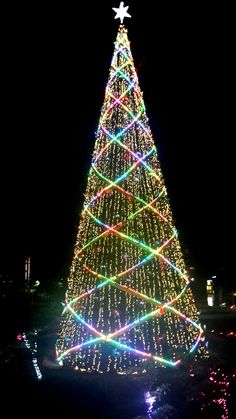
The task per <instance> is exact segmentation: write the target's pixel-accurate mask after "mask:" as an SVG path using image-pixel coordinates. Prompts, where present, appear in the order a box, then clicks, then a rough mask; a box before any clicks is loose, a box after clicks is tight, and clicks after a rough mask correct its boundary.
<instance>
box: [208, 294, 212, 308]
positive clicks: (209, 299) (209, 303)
mask: <svg viewBox="0 0 236 419" xmlns="http://www.w3.org/2000/svg"><path fill="white" fill-rule="evenodd" d="M207 304H208V305H209V306H210V307H213V297H212V296H209V297H207Z"/></svg>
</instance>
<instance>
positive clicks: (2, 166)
mask: <svg viewBox="0 0 236 419" xmlns="http://www.w3.org/2000/svg"><path fill="white" fill-rule="evenodd" d="M205 3H206V2H202V3H201V2H194V3H192V2H184V3H183V2H181V3H179V2H173V3H171V2H165V4H164V2H153V1H149V0H146V1H144V2H136V1H131V0H130V1H129V2H127V5H129V6H130V7H129V12H130V14H131V15H132V19H125V24H126V26H127V28H128V35H129V39H130V41H131V49H132V53H133V57H134V62H135V66H136V68H137V71H138V76H139V81H140V85H141V89H142V90H143V93H144V101H145V104H146V108H147V114H148V117H149V119H150V125H151V129H152V132H153V136H154V139H155V142H156V145H157V147H158V151H159V157H160V161H161V166H162V170H163V172H164V177H165V179H166V184H167V188H168V192H169V197H170V202H171V207H172V211H173V214H174V218H175V221H176V225H177V228H178V230H179V233H180V238H181V242H182V247H183V251H184V254H185V257H186V259H187V260H188V262H189V263H190V264H192V265H194V266H195V269H196V274H197V275H199V277H201V278H204V279H207V278H208V277H209V276H211V275H214V274H217V275H218V278H219V279H218V280H219V281H222V282H223V283H224V285H226V286H227V287H228V288H229V289H230V288H232V287H233V283H234V271H235V269H234V264H233V262H234V255H233V251H232V249H233V248H234V246H233V245H231V244H230V243H229V241H230V240H231V239H232V240H233V243H234V241H235V239H234V235H235V231H234V224H235V217H234V210H233V208H234V206H233V201H234V199H235V197H234V191H235V188H234V152H233V141H234V138H235V136H234V131H233V109H234V108H235V104H234V98H235V86H234V83H235V68H233V61H234V55H235V54H234V51H235V45H234V41H233V27H234V26H233V25H234V22H233V16H234V15H233V12H232V10H229V9H227V7H228V6H226V5H224V6H223V5H222V4H220V5H218V4H216V2H212V4H208V5H207V6H206V4H205ZM125 4H126V3H125ZM118 5H119V1H115V0H114V1H102V2H94V3H93V2H84V3H83V4H82V5H79V4H77V6H71V5H68V4H63V3H62V4H59V3H57V4H55V5H54V6H46V5H43V4H40V3H38V4H37V5H36V4H33V5H32V4H31V5H27V6H24V5H22V4H20V5H18V6H13V5H11V6H10V5H9V6H8V8H7V10H5V11H4V13H3V15H2V18H3V23H4V29H3V35H2V52H1V56H2V57H1V58H2V59H1V62H2V64H1V69H2V70H3V73H2V74H3V75H2V78H1V84H2V90H3V95H2V112H1V115H2V124H1V128H2V129H1V161H0V170H1V218H0V229H1V231H0V246H1V248H0V273H1V272H8V273H10V274H12V275H13V276H15V277H17V278H18V281H20V280H22V281H23V278H24V258H25V257H26V256H30V257H31V258H32V275H33V278H34V279H35V280H36V279H39V280H40V281H41V282H42V283H43V284H46V283H48V281H50V280H51V279H55V278H61V277H66V275H67V274H68V270H69V266H70V263H71V259H72V255H73V246H74V242H75V238H76V233H77V225H78V220H79V212H80V210H81V208H82V204H83V193H84V191H85V185H86V175H87V172H88V170H89V167H90V162H91V153H92V149H93V145H94V132H95V130H96V128H97V124H98V119H99V115H100V109H101V106H102V102H103V98H104V90H105V86H106V82H107V78H108V73H109V65H110V62H111V59H112V54H113V48H114V45H113V42H114V41H115V37H116V33H117V29H118V24H119V23H118V20H114V19H113V17H114V15H115V14H114V12H113V11H112V7H118ZM233 89H234V90H233ZM232 102H233V104H232Z"/></svg>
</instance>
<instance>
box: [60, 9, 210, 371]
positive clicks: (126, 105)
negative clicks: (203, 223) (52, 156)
mask: <svg viewBox="0 0 236 419" xmlns="http://www.w3.org/2000/svg"><path fill="white" fill-rule="evenodd" d="M123 6H124V5H123V3H121V4H120V8H119V9H115V11H116V12H117V16H116V17H119V18H120V19H121V23H122V24H121V25H120V26H119V30H118V35H117V38H116V42H115V51H114V55H113V58H112V63H111V67H110V74H109V80H108V83H107V87H106V91H105V99H104V104H103V107H102V110H101V117H100V121H99V126H98V130H97V135H96V142H95V147H94V152H93V159H92V164H91V169H90V172H89V175H88V182H87V188H86V193H85V202H84V206H83V210H82V213H81V218H80V223H79V230H78V236H77V241H76V245H75V251H74V257H73V261H72V265H71V269H70V275H69V278H68V290H67V293H66V302H65V308H64V311H63V316H62V320H61V328H60V334H59V338H58V341H57V348H56V349H57V359H58V362H59V363H60V364H64V365H71V366H72V367H74V368H76V369H79V370H82V371H99V372H108V371H114V370H116V371H117V372H118V373H125V371H127V369H129V368H130V367H134V368H135V367H138V366H140V364H141V363H142V362H144V361H145V360H147V359H152V360H153V361H154V364H155V365H159V364H162V365H170V366H175V365H177V364H179V363H180V362H181V360H182V359H183V358H184V357H185V355H186V354H187V353H191V352H194V351H195V354H197V353H199V352H201V351H204V349H203V347H202V346H201V344H200V341H201V340H202V336H203V331H202V329H201V326H200V325H199V318H198V314H197V309H196V306H195V302H194V299H193V295H192V292H191V289H190V287H189V279H188V275H187V272H186V268H185V264H184V260H183V255H182V252H181V248H180V244H179V239H178V234H177V230H176V228H175V226H174V223H173V219H172V214H171V210H170V206H169V200H168V196H167V191H166V187H165V184H164V180H163V176H162V172H161V169H160V163H159V160H158V155H157V150H156V147H155V144H154V140H153V137H152V133H151V130H150V127H149V122H148V118H147V115H146V111H145V105H144V101H143V95H142V92H141V90H140V87H139V83H138V78H137V74H136V71H135V67H134V63H133V58H132V55H131V50H130V44H129V41H128V36H127V30H126V28H125V27H124V25H123V18H124V17H130V15H129V14H128V13H127V8H126V7H123ZM195 356H196V355H195Z"/></svg>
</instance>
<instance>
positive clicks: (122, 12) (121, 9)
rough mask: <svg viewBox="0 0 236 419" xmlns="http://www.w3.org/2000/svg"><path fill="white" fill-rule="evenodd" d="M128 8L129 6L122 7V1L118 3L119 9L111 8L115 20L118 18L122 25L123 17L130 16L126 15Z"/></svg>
mask: <svg viewBox="0 0 236 419" xmlns="http://www.w3.org/2000/svg"><path fill="white" fill-rule="evenodd" d="M128 8H129V6H126V7H124V2H123V1H121V2H120V5H119V9H117V8H116V7H113V8H112V10H114V12H116V16H115V19H118V18H120V21H121V23H123V20H124V18H125V17H131V15H130V14H129V13H127V10H128Z"/></svg>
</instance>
